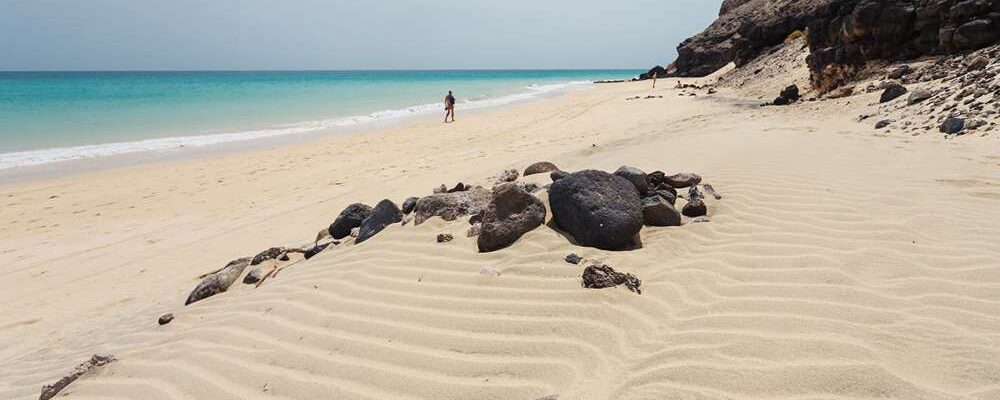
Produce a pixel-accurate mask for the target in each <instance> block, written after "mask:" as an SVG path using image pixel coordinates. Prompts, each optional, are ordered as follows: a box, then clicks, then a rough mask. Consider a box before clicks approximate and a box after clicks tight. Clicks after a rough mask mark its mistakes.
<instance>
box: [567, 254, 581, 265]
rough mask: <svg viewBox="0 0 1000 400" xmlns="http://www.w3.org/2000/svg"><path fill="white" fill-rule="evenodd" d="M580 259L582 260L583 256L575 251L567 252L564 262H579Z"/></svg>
mask: <svg viewBox="0 0 1000 400" xmlns="http://www.w3.org/2000/svg"><path fill="white" fill-rule="evenodd" d="M581 261H583V257H580V256H578V255H577V254H576V253H569V255H567V256H566V262H568V263H570V264H580V262H581Z"/></svg>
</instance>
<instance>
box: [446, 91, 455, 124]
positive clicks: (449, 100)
mask: <svg viewBox="0 0 1000 400" xmlns="http://www.w3.org/2000/svg"><path fill="white" fill-rule="evenodd" d="M444 110H445V113H444V123H446V124H447V123H448V117H449V116H451V122H455V95H453V94H451V91H450V90H449V91H448V95H447V96H444Z"/></svg>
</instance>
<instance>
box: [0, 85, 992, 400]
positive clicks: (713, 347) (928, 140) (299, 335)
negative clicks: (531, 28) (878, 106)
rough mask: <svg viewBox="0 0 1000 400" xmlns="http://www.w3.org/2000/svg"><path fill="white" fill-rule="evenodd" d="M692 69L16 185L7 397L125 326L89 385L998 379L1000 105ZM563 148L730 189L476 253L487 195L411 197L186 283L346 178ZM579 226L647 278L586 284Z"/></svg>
mask: <svg viewBox="0 0 1000 400" xmlns="http://www.w3.org/2000/svg"><path fill="white" fill-rule="evenodd" d="M672 83H673V82H666V81H661V86H662V88H658V89H657V90H656V91H655V92H654V91H652V90H650V88H649V87H648V85H647V83H637V84H633V83H629V84H614V85H602V86H599V87H597V88H595V89H592V90H587V91H584V92H580V93H575V94H571V95H567V96H563V97H560V98H555V99H549V100H545V101H543V102H538V103H532V104H525V105H519V106H513V107H509V108H506V109H503V110H495V111H489V112H483V113H479V114H476V115H471V116H466V117H462V115H460V119H459V122H458V123H456V124H449V125H444V124H440V123H432V122H426V123H418V124H414V125H411V126H406V127H403V128H398V129H392V130H388V131H382V132H374V133H367V134H361V135H355V136H350V137H342V138H334V139H328V140H323V141H319V142H315V143H310V144H302V145H292V146H286V147H282V148H276V149H272V150H266V151H255V152H249V153H241V154H234V155H230V156H225V157H219V158H216V159H211V160H188V161H176V162H170V163H165V164H152V165H145V166H139V167H130V168H124V169H114V170H109V171H103V172H93V173H86V174H83V175H77V176H72V177H66V178H61V179H54V180H52V179H50V180H45V181H33V182H29V183H18V184H14V185H9V184H8V185H5V186H2V187H0V196H2V201H3V204H4V206H3V208H2V211H0V220H2V221H4V224H3V225H2V226H0V253H2V254H3V259H4V260H5V262H4V263H3V268H2V271H3V278H2V290H0V315H3V320H2V321H0V359H2V360H3V363H2V364H0V398H3V399H29V398H37V396H38V393H39V389H40V387H41V385H42V384H43V383H45V382H51V381H54V380H56V379H58V377H59V376H61V375H63V374H64V373H66V372H68V371H69V370H71V369H72V367H73V366H74V365H76V364H77V363H79V362H81V361H83V360H85V359H87V358H88V357H89V356H90V355H91V354H93V353H98V352H104V353H111V354H114V355H116V356H117V357H118V358H119V361H118V362H116V363H113V364H111V365H108V366H106V367H104V368H103V369H100V370H98V371H95V372H93V373H91V374H88V375H86V376H84V377H83V378H82V379H81V380H79V381H77V382H76V383H74V384H72V385H71V386H70V387H69V388H67V389H66V390H65V391H64V392H63V393H64V394H67V395H68V397H70V398H74V399H76V398H79V399H84V398H94V399H97V398H101V399H108V398H120V399H126V398H127V399H213V400H221V399H256V398H261V399H263V398H282V399H355V400H356V399H437V400H440V399H511V400H531V399H535V398H538V397H542V396H546V395H560V398H561V399H563V400H566V399H573V400H575V399H588V400H599V399H802V400H805V399H875V398H879V399H884V398H890V399H908V400H916V399H928V400H930V399H934V400H942V399H981V400H986V399H998V398H1000V240H998V238H1000V151H998V147H997V142H996V139H995V136H996V134H995V133H994V134H992V135H988V136H987V137H979V136H970V135H967V136H965V137H961V138H959V139H955V140H943V139H942V138H941V137H940V136H939V135H937V134H934V135H921V136H915V137H911V136H910V135H909V134H906V133H903V132H900V133H899V134H898V135H879V136H876V135H873V131H872V130H871V127H870V126H869V125H870V124H868V123H864V124H859V123H856V122H854V121H853V120H852V118H853V117H856V116H857V115H859V114H861V113H863V111H864V110H863V108H864V107H866V106H865V104H866V103H870V102H872V99H874V96H876V95H874V94H873V95H866V96H860V97H853V98H851V99H850V100H844V101H829V102H815V103H803V104H800V105H796V106H792V107H788V108H781V109H778V108H767V109H761V108H754V107H749V106H747V105H745V104H746V103H741V102H739V101H736V100H733V99H734V98H735V97H736V94H735V93H733V92H732V91H728V90H723V91H722V92H720V93H719V94H717V95H715V96H713V97H712V98H706V96H704V95H703V94H702V95H699V96H697V97H686V96H685V97H679V96H677V91H675V90H673V89H672V88H670V86H672ZM775 87H777V85H775ZM700 93H703V92H700ZM650 94H656V95H663V96H664V97H663V98H654V99H639V100H631V101H626V100H625V99H626V98H629V97H633V96H636V95H641V96H646V95H650ZM540 160H548V161H552V162H555V163H556V164H558V165H560V166H561V167H563V168H564V169H566V170H577V169H584V168H599V169H606V170H614V169H616V168H617V167H619V166H620V165H623V164H628V165H634V166H636V167H640V168H642V169H645V170H647V171H652V170H657V169H660V170H664V171H668V172H673V171H694V172H698V173H701V174H702V175H703V176H704V177H705V178H706V181H707V182H710V183H712V184H713V185H714V186H715V187H716V188H717V189H718V190H719V191H720V192H721V193H722V195H723V196H724V199H722V200H721V201H714V200H710V201H709V202H708V203H709V210H710V215H711V218H712V222H710V223H701V224H691V225H686V226H683V227H676V228H645V229H644V230H643V232H642V239H643V243H644V247H643V248H642V249H640V250H636V251H631V252H619V253H612V252H605V251H598V250H595V249H589V248H580V247H575V246H573V245H571V244H570V243H568V242H567V240H566V239H565V238H564V237H562V236H560V235H559V234H558V233H556V232H555V231H553V230H551V229H549V228H547V227H542V228H539V229H537V230H535V231H533V232H530V233H529V234H527V235H526V236H524V237H523V238H522V239H521V240H520V241H519V242H518V243H516V244H515V245H514V246H513V247H511V248H508V249H505V250H502V251H500V252H496V253H492V254H477V253H476V251H475V242H474V241H473V240H472V239H468V238H466V237H465V235H464V232H465V229H466V228H467V223H466V222H465V221H463V220H459V221H455V222H444V221H441V220H432V221H430V222H428V223H425V224H423V225H421V226H416V227H415V226H412V224H411V225H408V226H393V227H390V228H388V229H387V230H385V231H383V232H382V233H380V234H379V235H378V236H376V237H375V238H374V239H372V240H370V241H368V242H366V243H364V244H361V245H357V246H353V245H349V244H345V245H341V246H339V247H338V248H336V249H334V250H331V251H328V252H326V253H323V254H321V255H320V256H318V257H316V258H314V259H313V260H310V261H308V262H303V263H299V264H295V265H293V266H291V267H289V268H287V269H286V270H284V271H283V272H282V273H281V274H280V275H278V276H277V277H276V278H274V279H273V280H269V281H268V282H266V283H265V284H264V285H263V286H261V287H260V288H258V289H252V288H251V287H249V286H246V285H242V284H237V285H236V286H235V287H234V288H233V289H232V290H230V292H228V293H225V294H222V295H219V296H215V297H213V298H210V299H208V300H204V301H202V302H199V303H197V304H195V305H192V306H189V307H183V306H182V304H183V301H184V299H185V297H186V296H187V293H188V292H189V291H190V290H191V289H192V288H193V287H194V286H195V284H196V283H197V279H196V277H197V276H198V275H199V274H200V273H203V272H206V271H210V270H213V269H216V268H218V267H221V266H222V265H224V264H225V263H226V262H227V261H229V260H230V259H233V258H237V257H239V256H245V255H252V254H254V253H256V252H258V251H260V250H263V249H265V248H267V247H269V246H272V245H300V244H303V243H306V242H310V241H311V240H312V238H313V236H314V235H315V233H316V231H318V230H319V229H320V228H323V227H325V226H326V225H327V224H328V223H329V222H330V221H331V220H332V219H333V217H335V216H336V214H337V213H339V211H340V210H341V209H342V208H343V207H344V206H346V205H347V204H349V203H353V202H357V201H362V202H366V203H369V204H374V203H375V202H377V201H378V200H381V199H383V198H386V197H387V198H390V199H393V200H395V201H397V202H399V201H402V199H404V198H405V197H407V196H411V195H424V194H428V193H429V192H430V190H431V188H432V187H434V186H437V185H439V184H441V183H447V184H449V185H451V184H454V183H455V182H457V181H463V182H471V183H478V184H484V185H486V184H490V183H492V179H493V178H492V176H494V175H495V174H497V173H498V172H500V171H501V170H502V169H504V168H519V169H520V168H523V167H525V166H526V165H528V164H530V163H532V162H535V161H540ZM539 178H540V179H539ZM534 179H535V180H536V181H538V180H541V181H544V180H545V177H544V176H542V177H536V178H534ZM543 196H544V195H543ZM438 233H453V234H455V236H456V240H455V241H454V242H451V243H446V244H438V243H436V242H435V236H436V235H437V234H438ZM571 252H576V253H578V254H580V255H583V256H584V257H586V258H588V259H590V260H596V261H600V262H606V263H608V264H610V265H612V266H614V267H615V268H617V269H619V270H624V271H628V272H631V273H634V274H636V275H638V276H639V277H640V278H642V279H643V289H644V290H643V293H642V295H636V294H634V293H631V292H629V291H628V290H627V289H625V288H617V289H606V290H589V289H583V288H581V285H580V274H581V271H582V268H583V265H581V266H575V265H570V264H567V263H565V262H564V261H563V260H562V259H563V257H564V256H566V255H567V254H568V253H571ZM491 269H494V270H496V271H498V272H499V276H495V275H484V274H482V273H481V271H484V270H487V271H489V270H491ZM167 312H173V313H174V314H175V315H176V319H175V320H174V322H173V323H171V324H169V325H166V326H162V327H161V326H157V324H156V319H157V317H158V316H159V315H160V314H163V313H167Z"/></svg>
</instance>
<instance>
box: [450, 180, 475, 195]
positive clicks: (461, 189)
mask: <svg viewBox="0 0 1000 400" xmlns="http://www.w3.org/2000/svg"><path fill="white" fill-rule="evenodd" d="M471 188H472V187H471V186H466V185H465V184H464V183H462V182H459V183H457V184H455V187H453V188H451V189H448V190H446V191H445V192H446V193H455V192H464V191H466V190H469V189H471Z"/></svg>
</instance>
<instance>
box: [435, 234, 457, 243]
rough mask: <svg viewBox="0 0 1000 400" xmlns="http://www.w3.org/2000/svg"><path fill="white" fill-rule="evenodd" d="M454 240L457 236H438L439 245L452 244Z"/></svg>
mask: <svg viewBox="0 0 1000 400" xmlns="http://www.w3.org/2000/svg"><path fill="white" fill-rule="evenodd" d="M452 240H455V236H452V235H451V234H448V233H441V234H438V236H437V242H438V243H447V242H450V241H452Z"/></svg>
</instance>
